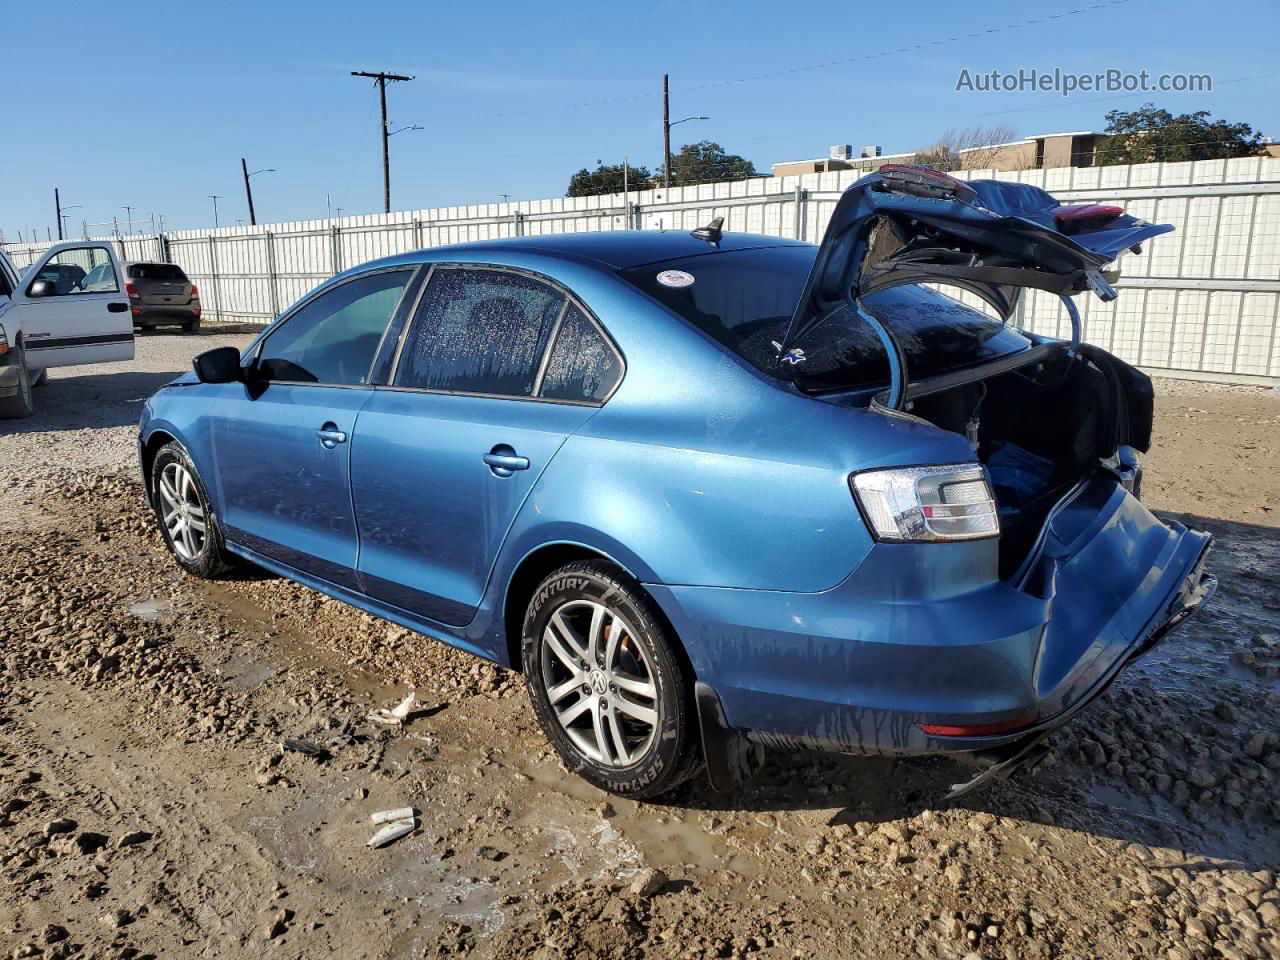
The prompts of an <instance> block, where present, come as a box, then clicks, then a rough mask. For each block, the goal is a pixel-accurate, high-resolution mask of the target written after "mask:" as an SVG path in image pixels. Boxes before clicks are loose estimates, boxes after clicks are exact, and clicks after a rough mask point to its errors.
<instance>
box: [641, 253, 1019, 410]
mask: <svg viewBox="0 0 1280 960" xmlns="http://www.w3.org/2000/svg"><path fill="white" fill-rule="evenodd" d="M817 252H818V248H817V247H811V246H803V247H800V246H788V247H765V248H760V249H755V250H732V251H725V252H724V253H709V254H701V255H698V256H693V257H683V258H680V259H677V260H667V261H663V262H661V263H652V264H648V265H646V266H642V267H632V268H630V269H628V270H623V271H622V276H623V278H624V279H626V280H628V281H629V282H630V283H632V284H634V285H635V286H637V287H639V288H640V289H641V290H643V291H644V292H645V293H647V294H649V295H650V296H651V297H653V298H654V299H655V300H657V301H659V302H660V303H662V304H663V305H664V306H666V307H667V308H669V309H670V310H673V311H674V312H675V313H677V314H679V315H680V316H681V317H683V318H684V319H685V320H687V321H689V322H690V323H692V324H693V325H694V326H696V327H698V329H700V330H702V331H703V332H704V333H706V334H708V335H709V336H711V337H713V338H715V339H716V340H718V341H719V342H720V343H722V344H723V345H724V346H725V347H727V348H728V349H730V350H732V351H733V352H734V353H736V354H737V355H738V356H740V357H742V358H743V359H744V360H746V361H747V362H748V363H750V364H752V365H753V366H755V367H757V368H758V369H760V370H762V371H764V372H765V373H768V374H770V375H774V376H777V375H778V374H779V370H778V368H777V364H776V360H777V357H778V344H779V343H780V342H781V340H782V338H783V337H784V336H785V335H786V330H787V326H788V325H789V324H790V322H791V315H792V313H793V312H794V311H795V308H796V304H797V302H798V301H799V300H800V295H801V293H803V292H804V285H805V281H806V280H807V279H808V276H809V271H810V269H812V267H813V261H814V258H815V257H816V256H817ZM863 302H864V303H865V305H866V307H867V309H868V310H871V311H872V312H874V313H875V315H876V316H877V317H879V318H881V319H882V320H884V321H885V322H886V323H888V324H889V325H890V326H891V327H892V328H893V331H894V334H895V336H896V337H897V339H898V341H899V343H900V344H901V345H902V349H903V352H904V353H905V354H906V357H907V367H908V371H909V373H910V375H911V376H912V377H916V376H927V375H929V374H933V373H938V372H941V371H943V370H947V369H953V368H955V367H958V366H964V365H967V364H970V363H974V362H977V361H980V360H984V359H988V358H990V357H993V356H999V355H1003V354H1006V353H1012V352H1015V351H1018V350H1022V349H1025V348H1026V347H1027V346H1029V341H1028V340H1027V339H1026V338H1025V337H1023V336H1022V335H1021V334H1019V333H1018V332H1017V331H1015V330H1014V329H1013V328H1011V327H1009V326H1006V325H1005V324H1003V323H1001V322H1000V321H999V320H995V319H993V318H991V317H988V316H985V315H984V314H982V313H979V312H978V311H976V310H973V309H971V308H969V307H966V306H965V305H964V304H962V303H960V302H959V301H958V300H953V299H952V298H951V297H948V296H945V295H943V294H940V293H938V292H937V291H935V290H931V289H927V288H924V287H919V286H914V285H911V286H903V287H895V288H894V289H891V290H884V291H881V292H879V293H875V294H872V295H870V296H868V297H866V298H865V299H864V301H863ZM792 347H794V348H798V349H799V350H802V351H803V357H804V359H803V360H802V361H801V362H800V363H797V364H796V365H795V366H794V367H790V366H789V367H788V369H787V371H786V374H787V376H788V377H789V378H794V379H795V381H796V383H797V384H798V385H799V386H801V387H803V388H805V389H809V390H835V389H844V388H850V387H863V386H873V385H877V384H881V383H884V382H885V381H886V380H888V376H889V364H888V361H887V359H886V358H885V354H884V349H883V348H882V347H881V345H880V341H879V339H878V338H877V337H876V335H875V332H874V331H873V330H872V329H871V328H870V327H869V326H868V325H867V324H866V323H864V322H863V321H862V320H860V319H859V318H857V317H856V316H854V315H853V313H852V311H851V310H850V309H849V308H848V307H843V308H841V309H839V310H836V311H835V312H833V313H832V314H830V315H829V316H828V317H827V318H826V319H824V320H823V321H822V322H821V323H820V324H818V326H816V327H814V328H813V329H811V330H810V331H809V332H808V333H806V334H805V336H804V337H803V338H801V339H800V340H799V341H797V342H795V343H793V344H792Z"/></svg>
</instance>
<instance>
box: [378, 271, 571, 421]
mask: <svg viewBox="0 0 1280 960" xmlns="http://www.w3.org/2000/svg"><path fill="white" fill-rule="evenodd" d="M565 299H566V298H565V295H564V294H563V293H562V292H560V291H559V290H557V289H555V288H554V287H551V286H549V285H548V284H545V283H542V282H540V281H538V280H535V279H533V278H531V277H526V276H523V275H522V274H517V273H510V272H508V271H505V270H485V269H478V268H469V267H468V268H453V267H449V268H443V267H437V268H436V270H435V272H434V273H433V274H432V276H431V281H430V283H429V284H428V286H427V292H426V294H425V295H424V296H423V299H422V305H421V307H419V309H418V314H417V316H416V317H415V318H414V321H413V328H412V329H411V330H410V331H409V338H408V341H407V343H406V344H405V349H404V353H403V355H402V356H401V358H400V364H399V368H398V370H397V371H396V380H395V385H396V386H398V387H413V388H417V389H425V390H449V391H456V392H459V393H485V394H495V395H500V396H513V397H528V396H532V395H533V385H534V381H535V380H536V378H537V374H538V368H539V366H540V364H541V360H542V355H543V352H544V350H545V349H546V346H547V340H548V338H549V337H550V335H551V331H552V329H553V328H554V326H555V322H556V319H557V318H558V317H559V316H560V312H561V310H562V309H563V307H564V305H565Z"/></svg>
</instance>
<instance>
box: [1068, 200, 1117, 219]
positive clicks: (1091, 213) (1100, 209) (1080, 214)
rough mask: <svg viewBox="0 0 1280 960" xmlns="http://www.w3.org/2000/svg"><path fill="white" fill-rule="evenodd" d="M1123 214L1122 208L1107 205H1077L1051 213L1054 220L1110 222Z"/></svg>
mask: <svg viewBox="0 0 1280 960" xmlns="http://www.w3.org/2000/svg"><path fill="white" fill-rule="evenodd" d="M1122 213H1124V207H1115V206H1112V205H1111V204H1107V203H1077V204H1074V205H1073V206H1070V207H1059V208H1058V209H1057V210H1055V211H1053V219H1055V220H1111V219H1113V218H1115V217H1118V216H1120V214H1122Z"/></svg>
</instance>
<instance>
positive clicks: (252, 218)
mask: <svg viewBox="0 0 1280 960" xmlns="http://www.w3.org/2000/svg"><path fill="white" fill-rule="evenodd" d="M240 172H241V173H243V174H244V196H245V199H246V200H248V201H249V223H250V224H256V223H257V222H258V216H257V214H255V213H254V212H253V190H252V189H251V188H250V187H249V165H248V164H247V163H245V162H244V157H241V158H240Z"/></svg>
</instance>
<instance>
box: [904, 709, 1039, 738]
mask: <svg viewBox="0 0 1280 960" xmlns="http://www.w3.org/2000/svg"><path fill="white" fill-rule="evenodd" d="M1035 720H1036V715H1035V714H1034V713H1028V714H1025V715H1024V716H1021V717H1014V718H1012V719H1011V720H1001V721H999V722H998V723H967V724H949V723H922V724H920V729H921V730H923V731H924V732H925V733H927V734H929V736H931V737H989V736H991V735H992V734H994V733H1007V732H1008V731H1010V730H1017V729H1018V728H1019V727H1026V726H1029V725H1030V724H1032V723H1034V722H1035Z"/></svg>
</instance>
